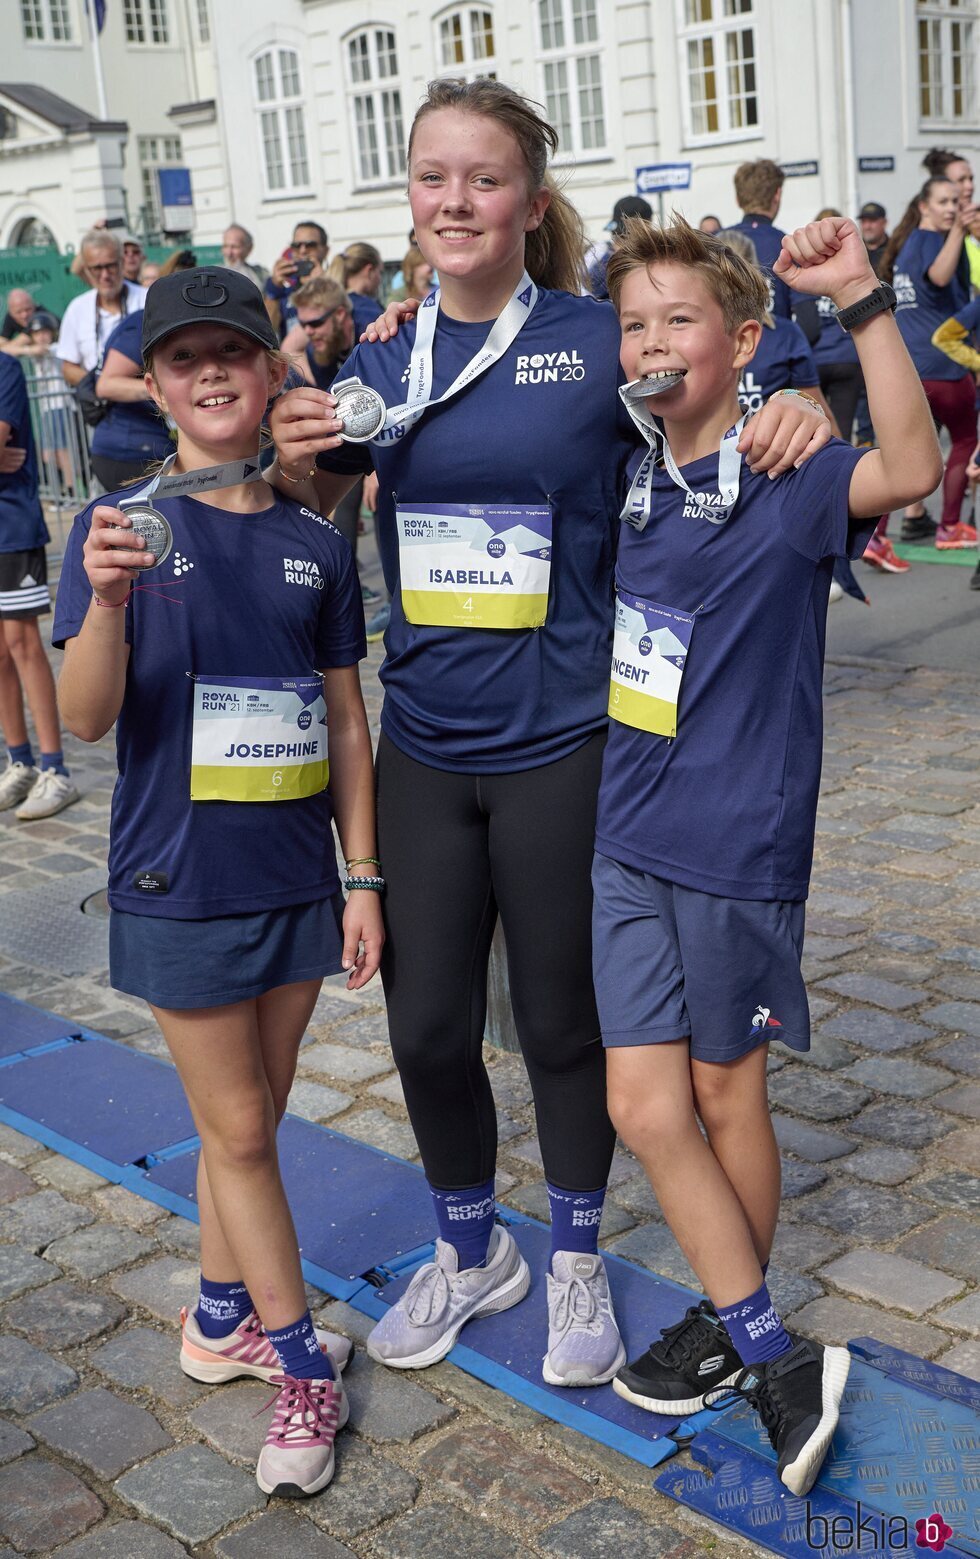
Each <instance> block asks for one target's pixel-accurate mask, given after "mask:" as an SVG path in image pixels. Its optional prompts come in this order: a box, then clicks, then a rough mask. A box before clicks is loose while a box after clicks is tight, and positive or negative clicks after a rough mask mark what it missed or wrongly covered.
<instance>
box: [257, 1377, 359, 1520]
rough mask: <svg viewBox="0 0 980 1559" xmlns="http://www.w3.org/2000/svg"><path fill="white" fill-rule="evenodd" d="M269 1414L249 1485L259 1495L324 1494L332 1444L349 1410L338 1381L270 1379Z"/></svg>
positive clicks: (329, 1475) (302, 1496) (330, 1472)
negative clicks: (255, 1487) (272, 1389)
mask: <svg viewBox="0 0 980 1559" xmlns="http://www.w3.org/2000/svg"><path fill="white" fill-rule="evenodd" d="M270 1384H271V1385H272V1386H274V1387H275V1388H276V1389H275V1395H274V1396H272V1397H270V1399H269V1401H268V1402H267V1403H266V1407H267V1408H268V1407H272V1405H273V1403H275V1410H274V1412H273V1414H272V1423H271V1424H270V1425H269V1432H268V1434H267V1435H266V1437H265V1444H264V1445H263V1447H262V1449H261V1451H260V1452H259V1460H258V1465H257V1466H256V1468H255V1481H256V1482H257V1483H258V1486H259V1488H260V1489H261V1490H262V1492H263V1494H278V1495H279V1497H280V1499H305V1498H306V1496H307V1495H309V1494H317V1493H319V1491H320V1489H325V1488H326V1486H327V1484H328V1483H329V1482H330V1479H331V1478H332V1477H333V1471H334V1452H333V1443H334V1440H335V1438H336V1436H337V1431H338V1430H340V1429H343V1427H344V1425H345V1424H346V1422H347V1419H348V1416H349V1413H350V1408H349V1406H348V1402H347V1393H346V1392H345V1391H344V1388H343V1386H342V1385H341V1383H340V1381H339V1380H294V1378H293V1377H292V1375H274V1376H273V1378H272V1380H271V1382H270Z"/></svg>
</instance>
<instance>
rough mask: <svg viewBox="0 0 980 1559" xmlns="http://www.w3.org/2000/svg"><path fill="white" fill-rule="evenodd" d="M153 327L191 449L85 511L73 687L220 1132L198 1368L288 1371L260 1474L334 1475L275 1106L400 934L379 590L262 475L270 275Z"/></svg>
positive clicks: (164, 284)
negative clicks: (377, 637) (379, 724)
mask: <svg viewBox="0 0 980 1559" xmlns="http://www.w3.org/2000/svg"><path fill="white" fill-rule="evenodd" d="M142 345H143V357H144V361H145V364H146V368H147V374H146V384H147V390H148V391H149V393H150V394H151V395H152V396H153V399H154V400H155V401H156V403H157V405H158V406H159V407H160V410H161V411H163V412H165V413H167V414H168V415H169V417H170V418H171V419H172V421H173V422H174V423H175V424H176V427H177V430H178V432H177V452H176V459H175V461H174V462H168V463H167V467H165V468H164V471H163V472H162V473H161V474H160V475H158V476H157V477H155V478H154V479H153V480H152V481H151V482H150V483H149V484H148V485H147V486H146V487H145V488H144V489H143V490H142V492H135V491H133V490H131V491H130V492H129V493H128V494H126V493H121V494H118V493H117V494H110V495H108V496H107V497H106V498H105V499H104V500H99V501H97V502H96V503H95V504H93V505H91V506H90V507H89V508H88V509H86V510H84V511H83V512H82V513H81V514H80V515H79V516H78V517H77V519H76V520H75V525H74V528H73V530H72V533H71V537H70V539H69V543H68V548H67V551H66V555H65V563H64V569H63V572H62V578H61V585H60V588H59V591H58V605H57V613H56V617H55V628H54V638H55V642H56V643H58V644H60V645H63V646H64V649H65V664H64V668H63V671H62V675H61V681H60V699H61V708H62V713H63V715H64V719H65V723H66V724H67V725H68V728H69V729H70V730H71V731H73V732H74V733H75V735H77V736H79V737H81V738H82V740H84V741H98V740H99V739H100V738H101V737H102V736H104V735H105V733H106V732H107V731H108V730H109V729H110V728H111V726H112V724H113V722H115V721H118V726H117V737H116V742H117V752H118V756H119V778H118V780H117V783H116V788H115V792H114V795H113V806H112V824H111V830H110V851H109V903H110V907H111V911H112V913H111V917H110V978H111V982H112V984H113V986H115V987H116V988H117V989H119V990H123V991H126V992H128V993H129V994H131V995H136V996H142V997H143V998H144V999H145V1000H146V1001H147V1002H149V1004H150V1007H151V1010H152V1012H153V1015H154V1017H155V1018H156V1020H157V1022H158V1023H159V1025H160V1028H161V1030H162V1031H163V1035H164V1038H165V1040H166V1042H167V1045H168V1048H169V1050H170V1053H171V1055H172V1056H173V1059H174V1062H175V1063H176V1066H177V1070H178V1072H179V1073H180V1077H181V1081H182V1083H183V1085H184V1088H185V1090H186V1093H187V1099H188V1103H189V1104H190V1108H191V1112H192V1114H193V1116H194V1121H195V1125H196V1127H197V1130H198V1133H199V1134H200V1138H201V1145H202V1146H201V1158H200V1167H199V1172H198V1206H199V1211H200V1223H201V1268H202V1277H201V1294H200V1300H199V1302H198V1305H197V1308H196V1310H195V1311H194V1312H193V1313H192V1314H189V1315H187V1316H185V1317H184V1328H183V1337H182V1348H181V1366H182V1368H183V1369H184V1370H185V1371H186V1373H188V1374H190V1375H192V1376H194V1377H195V1378H197V1379H199V1380H204V1381H208V1382H216V1381H223V1380H231V1379H234V1378H235V1377H236V1376H239V1375H251V1376H257V1377H259V1378H261V1379H265V1380H269V1381H272V1383H273V1386H274V1387H275V1388H278V1389H277V1390H276V1393H275V1411H274V1413H273V1417H272V1425H271V1428H270V1430H269V1434H268V1437H267V1440H266V1444H265V1446H264V1448H263V1450H262V1453H261V1455H260V1458H259V1463H258V1468H257V1477H258V1481H259V1484H260V1486H261V1488H263V1489H264V1490H265V1491H266V1492H267V1493H275V1492H276V1491H277V1490H278V1491H279V1492H285V1493H287V1494H293V1495H297V1494H312V1493H314V1492H316V1491H317V1490H318V1489H321V1488H323V1487H324V1485H325V1484H327V1483H328V1482H329V1481H330V1478H331V1477H332V1475H333V1440H334V1435H335V1433H336V1431H337V1429H338V1428H339V1427H341V1426H342V1425H343V1423H345V1422H346V1417H347V1403H346V1399H345V1396H344V1392H343V1387H342V1385H341V1382H340V1375H339V1370H340V1368H342V1366H343V1363H344V1362H345V1360H346V1349H345V1346H344V1345H342V1342H341V1339H339V1338H330V1337H329V1336H324V1334H322V1333H321V1334H317V1333H316V1331H315V1330H314V1328H313V1324H312V1322H311V1320H310V1314H309V1310H308V1308H307V1302H306V1297H305V1293H304V1287H303V1277H302V1272H301V1269H300V1259H299V1252H298V1249H297V1244H296V1235H295V1232H294V1229H293V1223H292V1218H291V1216H290V1212H289V1207H288V1204H287V1202H286V1198H285V1194H284V1192H283V1186H282V1180H281V1177H280V1171H279V1163H278V1158H277V1153H276V1126H277V1123H278V1121H279V1119H280V1118H281V1116H282V1114H283V1111H284V1109H285V1107H286V1099H287V1096H288V1093H289V1089H290V1085H291V1082H292V1078H293V1073H294V1070H295V1065H296V1056H297V1052H298V1048H299V1043H300V1040H301V1038H302V1036H303V1033H304V1031H305V1029H306V1025H307V1022H308V1021H309V1018H310V1015H311V1013H312V1011H313V1007H314V1004H315V1002H316V999H317V994H318V992H319V989H320V984H321V981H322V979H323V976H324V975H327V974H334V973H337V972H339V971H340V970H341V969H346V970H349V971H350V976H349V980H348V985H349V986H350V988H352V989H358V988H360V987H361V986H362V985H364V984H366V983H367V981H368V980H369V979H370V978H371V976H372V974H373V973H374V971H375V969H376V968H377V965H378V959H379V956H380V951H381V943H382V940H383V933H382V926H381V913H380V900H379V893H378V891H377V890H379V889H380V888H381V887H383V879H382V878H381V875H380V866H379V863H378V860H377V857H378V851H377V846H376V841H375V828H374V805H373V775H372V765H371V746H370V738H369V735H368V729H367V722H366V719H365V715H364V707H363V704H362V701H361V692H360V685H359V681H358V669H357V662H358V660H359V659H360V658H361V656H362V655H363V654H364V627H363V614H362V609H361V602H360V591H359V588H358V585H357V575H356V572H355V569H354V565H353V558H352V555H351V551H350V548H349V546H348V545H347V543H346V542H345V541H344V540H343V538H342V537H341V536H340V534H339V533H338V532H337V531H336V530H335V529H334V528H333V526H331V525H330V524H329V523H328V522H327V521H326V520H322V519H320V518H319V517H318V516H311V515H309V514H308V513H301V511H300V509H299V506H298V505H297V504H295V503H292V502H289V501H285V500H283V499H282V498H280V497H279V496H278V495H277V494H276V493H274V492H272V491H271V490H270V489H269V487H268V486H267V485H266V484H265V483H264V482H263V481H262V480H260V479H257V467H258V462H257V460H256V459H255V455H256V451H257V450H258V446H259V434H260V427H261V424H262V420H263V417H264V415H265V413H266V407H267V404H268V402H269V401H270V399H271V398H272V397H274V396H275V395H276V394H277V393H278V391H279V389H280V387H281V384H282V381H283V377H284V375H285V371H286V363H285V360H284V359H283V358H282V356H281V355H280V354H279V353H278V351H277V350H276V347H277V340H276V335H275V332H274V331H273V329H272V326H271V325H270V324H269V321H268V317H267V315H266V312H265V309H264V307H263V305H262V300H261V297H260V295H259V293H258V292H257V291H256V289H255V287H254V286H253V285H252V283H251V282H250V281H249V279H248V278H247V277H244V276H239V275H237V274H236V273H235V272H233V271H227V270H223V269H222V270H213V271H211V270H196V271H193V272H189V273H188V272H182V273H179V274H176V275H174V276H172V277H168V278H163V279H161V280H160V281H158V282H156V283H155V285H154V288H153V292H152V294H151V295H150V296H149V297H148V300H147V305H146V312H145V314H144V319H143V342H142ZM171 467H172V469H171ZM195 493H201V494H203V497H200V498H199V497H197V496H194V495H195ZM168 494H179V495H180V496H167V495H168ZM127 509H129V510H130V511H131V512H130V513H127V512H126V511H127ZM144 570H146V572H144ZM328 738H329V755H328V752H327V742H328ZM328 764H329V769H328ZM328 773H329V792H328V790H327V788H326V787H327V781H328ZM331 816H333V817H334V818H335V819H336V823H337V830H338V833H339V835H340V838H341V842H342V844H343V847H344V850H345V852H346V855H347V857H348V858H349V862H350V864H349V866H348V872H349V874H350V875H349V879H348V886H349V887H352V888H353V891H351V893H350V897H349V898H348V900H347V904H346V907H345V906H344V901H343V897H342V895H341V892H340V884H339V881H338V878H337V869H336V864H335V854H334V842H333V833H332V829H331ZM351 879H353V880H351ZM253 1301H254V1303H253ZM328 1350H329V1351H328Z"/></svg>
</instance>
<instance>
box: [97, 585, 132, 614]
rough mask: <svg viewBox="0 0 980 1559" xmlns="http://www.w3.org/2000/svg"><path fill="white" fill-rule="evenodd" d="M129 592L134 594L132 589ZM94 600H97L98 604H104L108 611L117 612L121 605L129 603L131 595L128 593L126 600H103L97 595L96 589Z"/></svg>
mask: <svg viewBox="0 0 980 1559" xmlns="http://www.w3.org/2000/svg"><path fill="white" fill-rule="evenodd" d="M129 594H130V595H132V591H130V592H129ZM92 600H93V601H94V602H95V604H96V606H104V607H105V608H106V611H109V612H116V611H118V610H119V608H120V607H121V606H128V605H129V595H127V597H126V599H125V601H102V600H100V599H99V597H98V596H97V595H96V593H95V591H94V590H93V591H92Z"/></svg>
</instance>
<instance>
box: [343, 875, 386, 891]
mask: <svg viewBox="0 0 980 1559" xmlns="http://www.w3.org/2000/svg"><path fill="white" fill-rule="evenodd" d="M387 886H388V884H387V883H386V882H385V880H384V878H383V877H347V878H345V879H344V892H345V893H352V892H353V890H354V889H355V888H366V889H367V890H368V892H370V893H383V892H384V891H385V888H386V887H387Z"/></svg>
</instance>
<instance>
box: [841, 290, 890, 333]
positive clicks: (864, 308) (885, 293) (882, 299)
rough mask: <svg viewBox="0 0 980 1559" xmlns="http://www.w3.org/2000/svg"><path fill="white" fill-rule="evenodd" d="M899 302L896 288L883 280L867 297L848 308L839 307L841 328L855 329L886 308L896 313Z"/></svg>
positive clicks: (883, 311)
mask: <svg viewBox="0 0 980 1559" xmlns="http://www.w3.org/2000/svg"><path fill="white" fill-rule="evenodd" d="M897 302H898V299H897V298H896V296H895V290H894V288H893V287H889V285H888V283H887V282H886V281H883V282H882V283H881V285H880V286H878V287H876V288H875V289H874V292H869V293H868V296H867V297H866V298H861V299H860V300H859V301H858V302H857V303H852V304H850V305H849V306H848V307H847V308H846V309H838V310H837V323H838V325H839V326H840V328H841V330H853V329H854V326H855V325H863V324H864V323H865V321H866V320H869V319H874V317H875V315H876V314H884V313H885V311H886V309H890V310H891V312H892V313H893V314H894V312H895V305H896V303H897Z"/></svg>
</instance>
